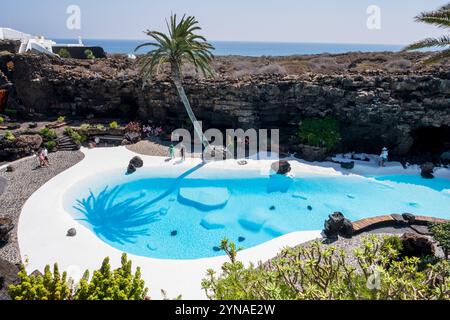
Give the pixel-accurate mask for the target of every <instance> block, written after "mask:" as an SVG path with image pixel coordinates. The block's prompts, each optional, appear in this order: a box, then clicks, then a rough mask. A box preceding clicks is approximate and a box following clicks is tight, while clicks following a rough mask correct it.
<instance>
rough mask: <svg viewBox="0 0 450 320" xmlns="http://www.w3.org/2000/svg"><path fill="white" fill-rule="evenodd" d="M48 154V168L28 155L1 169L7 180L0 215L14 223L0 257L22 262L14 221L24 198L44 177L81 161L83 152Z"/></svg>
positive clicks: (16, 219)
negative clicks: (12, 166)
mask: <svg viewBox="0 0 450 320" xmlns="http://www.w3.org/2000/svg"><path fill="white" fill-rule="evenodd" d="M49 158H50V163H51V166H50V167H47V168H37V166H38V161H37V159H36V158H29V159H26V160H23V161H20V162H17V163H16V164H14V167H15V168H16V170H15V171H14V172H6V169H3V170H1V171H0V180H6V181H7V185H6V188H5V190H4V192H3V193H1V192H0V218H6V217H8V218H10V219H12V220H13V223H14V225H15V228H14V230H13V231H12V234H11V236H10V241H9V243H8V244H7V245H6V246H4V247H1V248H0V258H2V259H5V260H7V261H9V262H12V263H20V262H21V258H20V251H19V247H18V244H17V225H18V221H19V216H20V213H21V211H22V207H23V205H24V204H25V202H26V201H27V200H28V198H29V197H30V196H31V195H32V194H33V193H34V192H35V191H36V190H38V189H39V188H40V187H41V186H43V185H44V184H45V183H46V182H47V181H49V180H50V179H52V178H53V177H55V176H56V175H58V174H59V173H61V172H63V171H65V170H67V169H68V168H70V167H72V166H73V165H75V164H76V163H78V162H80V161H81V160H82V159H83V158H84V154H83V153H82V152H79V151H76V152H57V153H52V154H50V155H49ZM0 185H1V182H0ZM36 214H39V212H36Z"/></svg>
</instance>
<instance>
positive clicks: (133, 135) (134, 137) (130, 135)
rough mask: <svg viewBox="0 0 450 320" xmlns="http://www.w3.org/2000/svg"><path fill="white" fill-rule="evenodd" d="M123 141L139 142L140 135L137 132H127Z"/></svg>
mask: <svg viewBox="0 0 450 320" xmlns="http://www.w3.org/2000/svg"><path fill="white" fill-rule="evenodd" d="M125 139H126V140H128V141H130V142H131V143H137V142H139V141H140V140H141V134H140V133H137V132H127V133H126V134H125Z"/></svg>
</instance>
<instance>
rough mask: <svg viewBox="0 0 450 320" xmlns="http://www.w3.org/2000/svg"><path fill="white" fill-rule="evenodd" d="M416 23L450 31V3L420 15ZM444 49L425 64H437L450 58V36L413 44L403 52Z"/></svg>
mask: <svg viewBox="0 0 450 320" xmlns="http://www.w3.org/2000/svg"><path fill="white" fill-rule="evenodd" d="M415 20H416V22H423V23H427V24H431V25H435V26H438V27H440V28H443V29H449V28H450V3H448V4H446V5H444V6H442V7H441V8H439V9H437V10H435V11H430V12H423V13H421V14H419V15H418V16H417V17H416V18H415ZM433 47H436V48H444V50H443V51H441V52H440V53H438V54H436V55H434V56H432V57H431V58H429V59H427V60H426V61H425V62H427V63H433V62H437V61H439V60H442V59H445V58H449V57H450V49H449V48H448V47H450V34H447V35H443V36H441V37H438V38H427V39H424V40H422V41H418V42H416V43H413V44H411V45H409V46H407V47H406V48H405V49H403V50H405V51H406V50H417V49H423V48H433Z"/></svg>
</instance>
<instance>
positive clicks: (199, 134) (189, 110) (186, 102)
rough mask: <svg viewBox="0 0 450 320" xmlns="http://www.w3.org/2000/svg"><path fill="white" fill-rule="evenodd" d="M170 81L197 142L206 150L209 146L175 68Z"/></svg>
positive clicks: (179, 73) (179, 74) (178, 72)
mask: <svg viewBox="0 0 450 320" xmlns="http://www.w3.org/2000/svg"><path fill="white" fill-rule="evenodd" d="M172 81H173V83H174V84H175V87H176V88H177V91H178V95H179V96H180V99H181V101H182V102H183V104H184V108H185V109H186V112H187V114H188V116H189V119H190V120H191V122H192V124H193V125H194V131H195V133H196V135H197V137H198V138H199V140H200V141H201V142H202V144H203V146H204V147H205V148H207V147H208V146H209V143H208V141H207V140H206V138H205V136H204V135H203V131H202V128H201V127H200V125H199V124H198V121H197V118H196V117H195V114H194V111H193V110H192V108H191V104H190V103H189V99H188V97H187V95H186V92H185V91H184V87H183V84H182V81H181V72H180V71H179V69H178V68H177V67H174V68H172Z"/></svg>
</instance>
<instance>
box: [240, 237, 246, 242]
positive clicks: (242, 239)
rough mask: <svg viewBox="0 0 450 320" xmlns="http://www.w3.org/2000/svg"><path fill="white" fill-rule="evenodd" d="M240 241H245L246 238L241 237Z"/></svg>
mask: <svg viewBox="0 0 450 320" xmlns="http://www.w3.org/2000/svg"><path fill="white" fill-rule="evenodd" d="M238 240H239V242H244V241H245V240H246V239H245V237H239V239H238Z"/></svg>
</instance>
